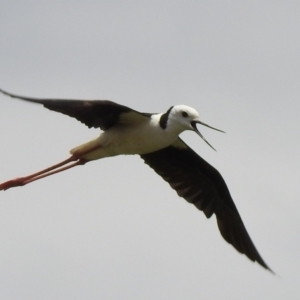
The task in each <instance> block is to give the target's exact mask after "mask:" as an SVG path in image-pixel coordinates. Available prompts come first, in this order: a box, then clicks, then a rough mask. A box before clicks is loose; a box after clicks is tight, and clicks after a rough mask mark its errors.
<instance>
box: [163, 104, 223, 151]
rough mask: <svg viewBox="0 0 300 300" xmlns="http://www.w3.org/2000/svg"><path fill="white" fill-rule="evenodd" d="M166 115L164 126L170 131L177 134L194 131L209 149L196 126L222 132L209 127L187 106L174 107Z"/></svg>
mask: <svg viewBox="0 0 300 300" xmlns="http://www.w3.org/2000/svg"><path fill="white" fill-rule="evenodd" d="M166 114H167V117H168V118H167V123H166V126H167V127H168V128H169V129H170V130H175V131H178V134H180V133H181V132H183V131H185V130H193V131H195V132H196V133H197V134H198V135H199V136H200V137H201V138H202V139H203V140H204V141H205V142H206V143H207V144H208V145H209V146H210V147H211V148H213V147H212V146H211V145H210V144H209V143H208V142H207V140H206V139H205V138H204V136H203V135H202V134H201V133H200V131H199V130H198V128H197V126H196V124H201V125H203V126H206V127H209V128H211V129H214V130H217V131H221V132H224V131H222V130H219V129H216V128H214V127H211V126H209V125H207V124H205V123H203V122H201V121H200V119H199V114H198V112H197V111H196V110H195V109H194V108H192V107H189V106H186V105H176V106H173V107H172V108H170V109H169V110H168V112H167V113H166ZM213 149H214V148H213Z"/></svg>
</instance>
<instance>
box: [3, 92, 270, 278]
mask: <svg viewBox="0 0 300 300" xmlns="http://www.w3.org/2000/svg"><path fill="white" fill-rule="evenodd" d="M0 92H1V93H3V94H5V95H7V96H10V97H12V98H18V99H22V100H25V101H29V102H33V103H39V104H42V105H44V107H46V108H48V109H50V110H54V111H57V112H60V113H63V114H66V115H68V116H70V117H74V118H76V119H77V120H79V121H80V122H82V123H84V124H85V125H87V126H88V127H89V128H91V127H94V128H98V127H99V128H100V129H102V130H103V132H102V133H101V134H100V136H99V137H98V138H96V139H95V140H93V141H90V142H88V143H86V144H83V145H80V146H78V147H76V148H74V149H72V150H71V151H70V152H71V157H69V158H68V159H66V160H64V161H62V162H60V163H58V164H56V165H53V166H51V167H49V168H47V169H44V170H42V171H40V172H37V173H34V174H31V175H29V176H26V177H20V178H16V179H13V180H9V181H7V182H4V183H2V184H0V190H7V189H9V188H12V187H16V186H23V185H25V184H28V183H30V182H32V181H35V180H38V179H41V178H44V177H46V176H49V175H52V174H55V173H58V172H61V171H64V170H67V169H70V168H73V167H75V166H77V165H83V164H85V163H87V162H89V161H92V160H96V159H100V158H104V157H109V156H116V155H120V154H138V155H140V156H141V158H142V159H143V160H144V161H145V163H146V164H147V165H149V166H150V167H151V168H152V169H153V170H154V171H155V172H156V173H157V174H158V175H160V176H161V177H162V178H163V179H164V180H165V181H167V182H168V183H169V184H170V186H171V187H172V188H173V189H174V190H175V191H176V192H177V194H178V195H179V196H180V197H183V198H185V199H186V200H187V201H188V202H190V203H193V204H194V205H195V206H196V207H197V208H198V209H200V210H202V211H203V212H204V214H205V215H206V217H207V218H210V217H211V216H212V215H213V214H215V215H216V218H217V223H218V226H219V230H220V232H221V234H222V236H223V238H224V239H225V240H226V241H227V242H228V243H230V244H231V245H232V246H233V247H234V248H235V249H236V250H237V251H239V252H240V253H243V254H245V255H246V256H247V257H248V258H249V259H251V260H252V261H257V262H258V263H259V264H260V265H261V266H263V267H264V268H266V269H268V270H270V271H271V272H272V270H271V269H270V268H269V267H268V266H267V264H266V263H265V262H264V260H263V259H262V257H261V256H260V254H259V253H258V251H257V250H256V248H255V246H254V244H253V242H252V240H251V238H250V236H249V234H248V232H247V230H246V228H245V226H244V224H243V221H242V219H241V217H240V215H239V213H238V210H237V208H236V206H235V204H234V202H233V200H232V198H231V196H230V193H229V190H228V188H227V186H226V183H225V181H224V179H223V178H222V176H221V175H220V173H219V172H218V171H217V170H216V169H215V168H213V167H212V166H211V165H209V164H208V163H207V162H206V161H205V160H204V159H203V158H201V157H200V156H199V155H198V154H197V153H196V152H194V151H193V150H192V149H191V148H190V147H189V146H188V145H187V144H185V143H184V142H183V141H182V140H181V139H180V138H179V134H180V133H182V132H183V131H185V130H193V131H195V132H196V133H197V134H198V135H199V136H200V137H201V138H202V139H203V140H204V141H205V142H206V143H207V144H208V145H209V146H211V145H210V144H209V143H208V142H207V141H206V140H205V138H204V137H203V135H202V134H201V133H200V132H199V130H198V129H197V127H196V124H201V125H204V126H207V127H209V128H212V129H215V130H218V131H221V130H219V129H216V128H213V127H211V126H209V125H207V124H205V123H203V122H201V121H200V120H199V114H198V113H197V111H196V110H195V109H193V108H191V107H188V106H185V105H176V106H172V107H171V108H169V109H168V110H167V111H166V112H165V113H159V114H150V113H140V112H138V111H135V110H133V109H131V108H129V107H126V106H123V105H120V104H117V103H114V102H112V101H107V100H94V101H86V100H65V99H39V98H30V97H23V96H18V95H14V94H11V93H8V92H6V91H3V90H0Z"/></svg>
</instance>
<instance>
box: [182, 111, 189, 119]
mask: <svg viewBox="0 0 300 300" xmlns="http://www.w3.org/2000/svg"><path fill="white" fill-rule="evenodd" d="M181 115H182V116H183V117H184V118H187V117H188V116H189V115H188V113H187V112H186V111H183V112H182V113H181Z"/></svg>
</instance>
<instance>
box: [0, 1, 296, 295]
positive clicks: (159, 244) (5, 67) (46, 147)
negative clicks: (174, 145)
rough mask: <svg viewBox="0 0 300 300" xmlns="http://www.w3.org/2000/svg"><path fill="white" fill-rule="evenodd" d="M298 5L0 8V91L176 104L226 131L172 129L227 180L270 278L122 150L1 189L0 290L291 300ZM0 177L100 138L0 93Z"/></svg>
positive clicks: (151, 107)
mask: <svg viewBox="0 0 300 300" xmlns="http://www.w3.org/2000/svg"><path fill="white" fill-rule="evenodd" d="M299 13H300V4H299V1H51V2H50V1H26V2H25V1H24V2H23V1H7V0H2V1H1V2H0V40H1V47H0V87H1V88H3V89H6V90H8V91H10V92H13V93H17V94H22V95H26V96H32V97H34V96H36V97H57V98H79V99H80V98H81V99H110V100H113V101H115V102H118V103H121V104H124V105H127V106H130V107H132V108H134V109H137V110H140V111H145V112H163V111H165V110H167V109H168V108H169V107H170V106H171V105H174V104H186V105H190V106H192V107H194V108H195V109H197V110H198V112H199V113H200V116H201V119H202V120H203V121H204V122H206V123H208V124H210V125H212V126H215V127H217V128H220V129H223V130H225V131H226V134H221V133H218V132H214V131H212V130H209V129H207V128H200V129H201V132H202V133H203V134H204V135H205V137H206V138H207V139H208V141H209V142H210V143H211V144H212V145H213V146H214V147H215V148H216V149H217V150H218V151H217V152H214V151H212V150H211V149H210V148H209V147H208V146H207V145H206V144H205V143H203V141H202V140H201V139H200V138H199V137H198V136H197V135H196V134H194V133H184V134H183V135H182V138H183V139H184V140H185V141H186V142H187V143H188V144H189V145H191V146H192V148H193V149H194V150H195V151H196V152H198V153H199V154H200V155H201V156H202V157H203V158H204V159H205V160H207V161H208V162H209V163H211V164H212V165H213V166H215V167H216V168H217V169H218V170H219V171H220V172H221V174H222V175H223V177H224V179H225V181H226V182H227V184H228V187H229V190H230V191H231V194H232V196H233V199H234V201H235V203H236V205H237V207H238V209H239V212H240V214H241V216H242V218H243V220H244V222H245V225H246V227H247V229H248V231H249V233H250V235H251V237H252V239H253V241H254V243H255V245H256V246H257V248H258V250H259V252H260V253H261V255H262V256H263V258H264V259H265V261H266V262H267V263H268V264H269V265H270V267H271V268H272V269H274V271H275V272H276V273H277V274H279V275H280V277H276V276H273V275H271V274H270V273H269V272H266V271H265V270H263V269H262V268H261V267H260V266H259V265H257V264H253V263H252V262H251V261H249V260H248V259H247V258H246V257H244V256H242V255H240V254H238V253H237V252H236V251H235V250H234V249H233V248H232V247H231V246H230V245H228V244H227V243H226V242H225V241H224V240H223V239H222V238H221V236H220V234H219V232H218V229H217V225H216V222H215V217H212V218H211V219H210V220H207V219H206V218H205V216H204V214H203V213H202V212H200V211H198V210H197V209H196V208H195V207H194V206H192V205H190V204H188V203H187V202H186V201H185V200H183V199H181V198H179V197H178V196H177V195H176V193H175V192H174V191H173V190H171V189H170V187H169V186H168V184H167V183H165V182H164V181H163V180H162V179H161V178H159V176H157V175H156V174H155V173H154V172H153V171H152V170H151V169H150V168H149V167H148V166H146V165H144V164H143V161H142V160H141V159H139V157H134V156H127V157H125V156H123V157H116V158H110V159H105V160H102V161H96V162H93V163H90V164H87V165H86V166H84V167H78V168H75V169H74V170H70V171H67V172H65V173H62V174H58V175H56V176H53V177H52V178H51V177H50V178H47V179H44V180H41V181H40V182H36V183H32V184H30V185H28V186H26V187H23V188H16V189H11V190H8V191H6V192H2V193H1V194H0V198H1V202H0V237H1V243H0V244H1V247H0V264H1V265H0V298H1V299H22V300H27V299H72V300H74V299H143V300H146V299H174V300H179V299H180V300H181V299H220V298H221V297H222V299H296V298H297V295H299V293H300V287H299V269H300V263H299V258H298V256H299V252H300V242H299V235H300V221H299V217H298V213H299V209H300V202H299V196H300V191H299V182H298V181H299V178H300V171H299V168H300V161H299V158H298V157H299V146H300V138H299V137H300V126H299V112H300V101H299V95H300V85H299V82H300V75H299V74H300V72H299V70H300V58H299V53H300V42H299V41H300V40H299V36H300V22H299ZM0 108H1V109H0V136H1V158H0V168H1V172H0V182H2V181H6V180H8V179H11V178H13V177H17V176H23V175H27V174H29V173H31V172H34V171H37V170H39V169H42V168H44V167H47V166H49V165H51V164H53V163H56V162H59V161H61V160H63V159H65V158H67V157H68V155H69V154H68V151H69V150H70V149H71V148H73V147H74V146H77V145H79V144H81V143H83V142H86V141H88V140H89V139H91V138H93V137H95V136H97V135H98V130H88V129H87V127H85V126H83V125H82V124H80V123H79V122H77V121H76V120H74V119H71V118H68V117H66V116H63V115H61V114H57V113H54V112H50V111H48V110H46V109H44V108H42V107H40V106H36V105H31V104H28V103H23V102H21V101H18V100H13V99H10V98H7V97H4V96H2V95H0Z"/></svg>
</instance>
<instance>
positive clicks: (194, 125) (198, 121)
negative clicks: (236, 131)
mask: <svg viewBox="0 0 300 300" xmlns="http://www.w3.org/2000/svg"><path fill="white" fill-rule="evenodd" d="M196 124H201V125H203V126H206V127H208V128H211V129H213V130H217V131H220V132H223V133H225V131H223V130H220V129H217V128H214V127H211V126H209V125H207V124H205V123H203V122H201V121H200V120H194V121H192V122H191V126H192V127H193V130H194V131H195V132H196V133H197V134H198V135H199V136H200V137H201V138H202V139H203V141H204V142H205V143H206V144H207V145H208V146H209V147H211V148H212V149H214V150H215V151H216V149H215V148H214V147H213V146H212V145H211V144H210V143H209V142H208V141H207V140H206V139H205V137H204V136H203V135H202V134H201V133H200V131H199V130H198V128H197V125H196Z"/></svg>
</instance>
